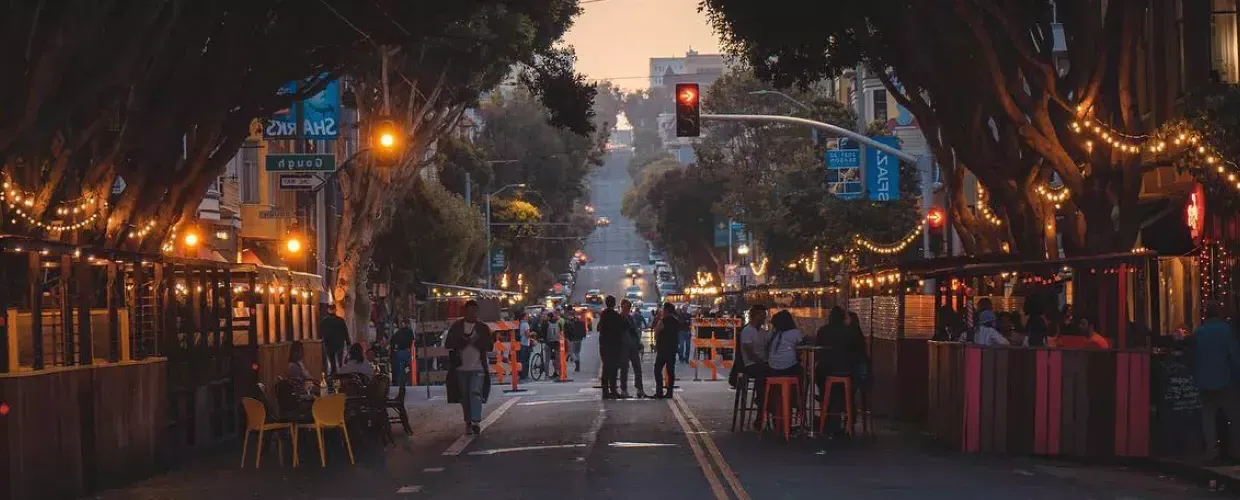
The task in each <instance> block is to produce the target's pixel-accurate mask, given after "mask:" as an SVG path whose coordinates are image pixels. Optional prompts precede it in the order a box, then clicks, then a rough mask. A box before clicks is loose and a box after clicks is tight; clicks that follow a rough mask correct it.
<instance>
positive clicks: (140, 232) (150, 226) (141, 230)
mask: <svg viewBox="0 0 1240 500" xmlns="http://www.w3.org/2000/svg"><path fill="white" fill-rule="evenodd" d="M155 223H156V221H155V219H151V220H149V221H146V223H145V224H142V225H141V226H139V227H138V229H137V230H134V231H130V232H129V237H130V238H145V237H146V235H148V234H151V231H152V230H154V229H155Z"/></svg>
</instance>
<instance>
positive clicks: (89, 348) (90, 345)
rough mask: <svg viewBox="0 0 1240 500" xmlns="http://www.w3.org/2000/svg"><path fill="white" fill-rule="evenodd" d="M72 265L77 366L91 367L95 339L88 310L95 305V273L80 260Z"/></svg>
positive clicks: (93, 359) (93, 357) (93, 358)
mask: <svg viewBox="0 0 1240 500" xmlns="http://www.w3.org/2000/svg"><path fill="white" fill-rule="evenodd" d="M73 265H74V266H75V267H76V270H75V271H74V272H73V277H74V279H76V280H77V293H76V294H74V296H75V297H76V300H77V306H78V310H77V318H78V364H79V365H91V364H94V363H95V338H94V336H93V335H92V334H91V328H90V327H91V324H90V310H91V308H92V307H93V306H94V305H95V301H94V299H95V294H94V290H95V286H94V284H95V282H94V278H95V273H94V269H92V268H91V265H90V264H87V263H85V262H82V261H81V260H78V261H77V262H75V263H74V264H73Z"/></svg>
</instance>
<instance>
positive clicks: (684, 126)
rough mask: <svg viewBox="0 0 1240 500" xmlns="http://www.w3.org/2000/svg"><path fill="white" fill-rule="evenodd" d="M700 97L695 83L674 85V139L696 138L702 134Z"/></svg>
mask: <svg viewBox="0 0 1240 500" xmlns="http://www.w3.org/2000/svg"><path fill="white" fill-rule="evenodd" d="M701 97H702V95H701V94H700V93H699V92H698V84H696V83H677V84H676V137H697V136H699V135H701V133H702V108H701V106H700V104H701V100H702V99H701Z"/></svg>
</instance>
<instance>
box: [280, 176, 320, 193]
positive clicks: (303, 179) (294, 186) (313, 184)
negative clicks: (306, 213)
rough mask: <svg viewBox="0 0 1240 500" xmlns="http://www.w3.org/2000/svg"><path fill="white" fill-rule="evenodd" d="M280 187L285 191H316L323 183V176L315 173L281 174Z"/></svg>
mask: <svg viewBox="0 0 1240 500" xmlns="http://www.w3.org/2000/svg"><path fill="white" fill-rule="evenodd" d="M279 177H280V189H283V190H285V191H314V190H315V189H318V187H319V186H321V185H323V178H322V177H319V176H317V175H314V174H280V176H279Z"/></svg>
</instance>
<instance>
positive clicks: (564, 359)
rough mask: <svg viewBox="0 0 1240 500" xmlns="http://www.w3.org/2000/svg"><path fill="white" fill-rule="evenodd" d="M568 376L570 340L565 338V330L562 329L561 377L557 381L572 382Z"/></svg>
mask: <svg viewBox="0 0 1240 500" xmlns="http://www.w3.org/2000/svg"><path fill="white" fill-rule="evenodd" d="M572 381H573V379H571V378H568V341H567V340H564V331H563V330H561V331H560V378H559V379H557V380H556V382H572Z"/></svg>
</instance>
